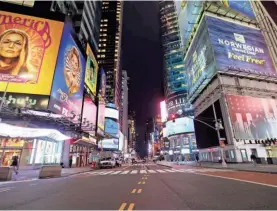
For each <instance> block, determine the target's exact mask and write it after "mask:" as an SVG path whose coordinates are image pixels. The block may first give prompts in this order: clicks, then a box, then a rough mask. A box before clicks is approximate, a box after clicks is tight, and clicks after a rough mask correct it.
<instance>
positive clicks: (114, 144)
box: [98, 138, 119, 150]
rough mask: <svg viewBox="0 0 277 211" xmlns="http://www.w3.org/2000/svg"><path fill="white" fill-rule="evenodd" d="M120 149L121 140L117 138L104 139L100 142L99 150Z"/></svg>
mask: <svg viewBox="0 0 277 211" xmlns="http://www.w3.org/2000/svg"><path fill="white" fill-rule="evenodd" d="M118 147H119V140H118V139H117V138H112V139H104V140H100V141H99V142H98V148H99V149H106V150H118Z"/></svg>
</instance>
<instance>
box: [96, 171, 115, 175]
mask: <svg viewBox="0 0 277 211" xmlns="http://www.w3.org/2000/svg"><path fill="white" fill-rule="evenodd" d="M112 172H113V171H105V172H101V173H100V174H99V175H107V174H110V173H112Z"/></svg>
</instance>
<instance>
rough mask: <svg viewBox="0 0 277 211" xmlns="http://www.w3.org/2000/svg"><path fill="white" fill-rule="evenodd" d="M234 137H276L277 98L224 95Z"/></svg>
mask: <svg viewBox="0 0 277 211" xmlns="http://www.w3.org/2000/svg"><path fill="white" fill-rule="evenodd" d="M226 99H227V105H228V110H229V114H230V117H231V122H232V126H233V131H234V135H235V138H237V139H248V140H249V139H266V138H277V130H276V128H277V100H275V99H271V98H255V97H250V96H240V95H226Z"/></svg>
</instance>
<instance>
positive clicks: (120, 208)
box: [119, 203, 127, 210]
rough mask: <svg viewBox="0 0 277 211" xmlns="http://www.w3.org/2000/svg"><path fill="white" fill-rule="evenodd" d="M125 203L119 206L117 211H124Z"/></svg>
mask: <svg viewBox="0 0 277 211" xmlns="http://www.w3.org/2000/svg"><path fill="white" fill-rule="evenodd" d="M126 205H127V203H122V204H121V206H120V207H119V210H124V208H125V207H126Z"/></svg>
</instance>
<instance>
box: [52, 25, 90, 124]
mask: <svg viewBox="0 0 277 211" xmlns="http://www.w3.org/2000/svg"><path fill="white" fill-rule="evenodd" d="M85 64H86V62H85V59H84V57H83V55H82V53H81V52H80V50H79V48H78V46H77V44H76V43H75V41H74V39H73V37H72V35H71V33H70V26H69V25H67V24H66V25H65V26H64V31H63V35H62V41H61V45H60V50H59V55H58V60H57V65H56V71H55V75H54V81H53V85H52V91H51V96H50V102H49V105H48V109H49V110H50V111H53V112H54V113H56V114H62V115H64V116H66V117H72V116H75V118H74V119H72V121H73V122H77V121H78V118H79V116H80V115H81V109H82V103H83V90H84V77H85Z"/></svg>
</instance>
